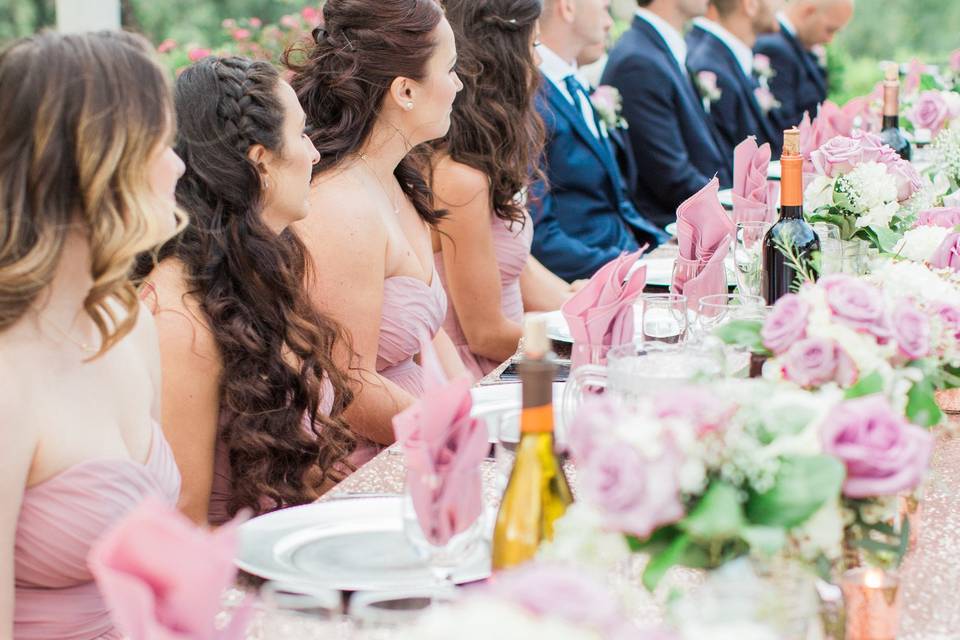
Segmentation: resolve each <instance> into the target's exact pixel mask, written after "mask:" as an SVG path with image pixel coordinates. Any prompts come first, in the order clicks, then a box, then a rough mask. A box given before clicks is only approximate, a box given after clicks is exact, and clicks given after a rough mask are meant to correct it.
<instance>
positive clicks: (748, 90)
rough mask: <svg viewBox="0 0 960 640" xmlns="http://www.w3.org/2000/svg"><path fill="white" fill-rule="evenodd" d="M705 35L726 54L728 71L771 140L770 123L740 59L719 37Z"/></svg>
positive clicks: (772, 137) (764, 132)
mask: <svg viewBox="0 0 960 640" xmlns="http://www.w3.org/2000/svg"><path fill="white" fill-rule="evenodd" d="M707 37H709V38H713V40H712V42H713V43H714V44H715V47H714V49H716V48H719V49H721V50H722V51H723V55H725V56H726V61H727V67H728V68H729V69H730V72H731V73H732V74H733V76H734V77H735V78H736V79H737V82H738V83H739V85H740V90H741V91H743V93H744V94H746V97H747V104H748V105H749V107H750V110H751V111H753V116H754V118H756V119H757V122H758V123H759V125H760V127H761V128H762V129H763V135H764V137H765V138H766V139H767V140H773V139H774V134H773V130H772V126H773V125H772V124H771V123H770V120H769V118H767V114H766V113H764V112H763V108H762V107H761V106H760V103H759V102H758V101H757V96H756V94H755V93H754V89H756V87H755V86H754V83H753V78H750V77H749V76H747V75H746V74H745V73H744V72H743V67H741V66H740V61H739V60H737V56H735V55H734V54H733V51H731V50H730V47H728V46H727V45H726V43H724V42H723V41H722V40H721V39H720V38H718V37H716V36H715V35H713V34H712V33H708V34H707Z"/></svg>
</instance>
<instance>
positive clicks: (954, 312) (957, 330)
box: [937, 304, 960, 339]
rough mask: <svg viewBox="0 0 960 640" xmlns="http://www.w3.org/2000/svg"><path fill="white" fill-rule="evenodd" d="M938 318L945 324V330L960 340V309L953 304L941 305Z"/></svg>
mask: <svg viewBox="0 0 960 640" xmlns="http://www.w3.org/2000/svg"><path fill="white" fill-rule="evenodd" d="M937 317H939V318H940V322H942V323H943V330H944V331H945V332H946V333H947V334H948V335H951V336H953V337H954V338H956V339H960V307H955V306H953V305H952V304H944V305H941V307H940V308H939V309H937Z"/></svg>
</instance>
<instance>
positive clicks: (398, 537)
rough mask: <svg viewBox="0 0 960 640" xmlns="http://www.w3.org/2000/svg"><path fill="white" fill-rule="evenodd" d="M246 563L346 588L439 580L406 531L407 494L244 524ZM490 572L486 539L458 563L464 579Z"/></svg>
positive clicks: (284, 576)
mask: <svg viewBox="0 0 960 640" xmlns="http://www.w3.org/2000/svg"><path fill="white" fill-rule="evenodd" d="M238 531H239V539H240V550H239V553H238V555H237V558H236V561H235V562H236V564H237V566H238V567H240V568H241V569H243V570H244V571H246V572H247V573H251V574H253V575H255V576H260V577H261V578H266V579H268V580H283V581H293V582H304V581H306V582H308V583H310V584H313V585H316V586H322V587H327V588H330V589H341V590H343V591H359V590H380V589H409V588H420V587H429V586H432V585H434V584H436V578H435V577H434V576H433V574H432V572H431V571H430V568H429V567H428V566H427V565H426V564H425V563H424V561H423V560H421V559H420V558H419V557H418V556H417V554H416V551H415V550H414V548H413V546H412V545H411V544H410V543H409V542H408V541H407V538H406V536H405V535H404V533H403V497H402V496H393V495H391V496H382V495H379V496H374V497H369V498H365V497H351V498H342V499H334V500H329V501H325V502H314V503H312V504H307V505H303V506H299V507H290V508H288V509H280V510H279V511H274V512H272V513H268V514H265V515H262V516H260V517H257V518H254V519H252V520H249V521H247V522H245V523H244V524H242V525H241V526H240V528H239V530H238ZM489 576H490V549H489V545H488V544H487V543H486V541H481V543H480V544H478V545H477V546H476V550H475V551H474V552H473V553H472V554H470V555H469V556H468V557H465V558H463V559H462V560H461V562H460V564H459V565H457V567H455V568H454V570H453V573H452V576H451V577H452V579H453V581H454V582H455V583H456V584H463V583H466V582H474V581H476V580H483V579H485V578H487V577H489Z"/></svg>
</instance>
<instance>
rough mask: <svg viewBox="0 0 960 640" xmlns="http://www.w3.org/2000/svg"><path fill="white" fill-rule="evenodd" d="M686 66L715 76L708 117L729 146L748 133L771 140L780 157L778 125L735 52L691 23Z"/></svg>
mask: <svg viewBox="0 0 960 640" xmlns="http://www.w3.org/2000/svg"><path fill="white" fill-rule="evenodd" d="M687 45H688V46H689V47H690V52H689V53H688V54H687V67H689V68H690V71H691V72H692V73H693V74H694V75H696V74H697V73H700V72H701V71H712V72H713V73H715V74H716V76H717V87H718V88H719V89H720V92H721V95H720V99H719V100H717V101H716V102H714V103H713V104H712V105H710V118H711V119H712V120H713V123H714V125H716V127H717V130H718V131H719V132H720V135H721V137H723V139H724V141H725V142H726V144H727V146H729V147H730V148H731V149H732V148H733V147H736V146H737V145H738V144H740V143H741V142H743V140H744V139H746V138H747V137H748V136H756V138H757V144H763V143H764V142H769V143H770V148H771V151H772V153H773V157H774V158H778V157H780V149H781V147H782V146H783V133H780V134H779V135H778V134H777V129H775V128H774V126H773V123H772V122H771V120H770V118H769V117H767V114H766V113H765V112H764V110H763V109H762V108H761V107H760V103H759V102H757V98H756V96H755V95H754V90H755V89H756V88H757V87H759V86H760V85H759V84H758V82H757V81H756V79H754V78H753V77H751V76H748V75H746V74H745V73H744V72H743V67H741V66H740V63H739V62H737V58H736V56H734V55H733V52H732V51H730V48H729V47H728V46H727V45H726V44H724V42H723V41H722V40H720V38H718V37H717V36H715V35H713V34H712V33H710V32H709V31H707V30H705V29H701V28H700V27H694V28H693V29H692V30H691V31H690V33H689V34H688V35H687Z"/></svg>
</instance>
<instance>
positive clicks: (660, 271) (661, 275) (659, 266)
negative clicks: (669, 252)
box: [643, 255, 737, 287]
mask: <svg viewBox="0 0 960 640" xmlns="http://www.w3.org/2000/svg"><path fill="white" fill-rule="evenodd" d="M674 262H675V260H674V258H648V259H646V260H644V261H643V264H644V265H646V267H647V286H654V287H669V286H670V283H671V281H672V280H673V263H674ZM726 267H727V285H728V286H731V287H733V286H736V284H737V274H736V272H735V271H734V265H733V256H729V255H728V256H727V259H726Z"/></svg>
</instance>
